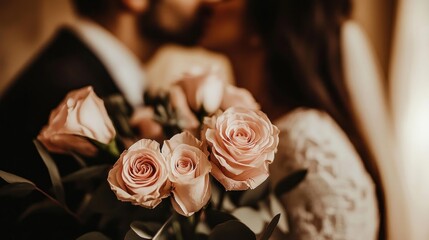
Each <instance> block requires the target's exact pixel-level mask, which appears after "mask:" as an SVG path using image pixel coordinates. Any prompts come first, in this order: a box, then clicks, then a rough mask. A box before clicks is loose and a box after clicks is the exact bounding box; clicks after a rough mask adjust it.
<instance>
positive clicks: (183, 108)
mask: <svg viewBox="0 0 429 240" xmlns="http://www.w3.org/2000/svg"><path fill="white" fill-rule="evenodd" d="M170 101H171V106H172V107H173V109H174V110H175V112H176V114H177V121H178V126H179V127H180V128H181V129H183V130H189V131H194V130H195V129H197V128H198V127H199V126H200V122H199V121H198V119H197V117H196V116H195V114H194V113H193V112H192V109H191V108H190V107H189V105H188V100H187V98H186V95H185V92H184V91H183V89H182V88H181V87H179V86H172V87H171V88H170Z"/></svg>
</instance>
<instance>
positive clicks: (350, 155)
mask: <svg viewBox="0 0 429 240" xmlns="http://www.w3.org/2000/svg"><path fill="white" fill-rule="evenodd" d="M274 124H275V125H276V126H277V127H278V128H279V130H280V134H279V146H278V152H277V154H276V161H275V164H274V165H276V167H275V168H277V169H281V171H283V172H286V173H287V172H292V171H294V170H296V169H299V168H309V167H311V166H318V165H324V166H328V165H329V166H335V168H339V167H340V168H342V167H346V166H355V167H357V169H362V172H363V165H362V163H361V160H360V157H359V155H358V153H357V152H356V150H355V148H354V146H353V144H352V143H351V142H350V140H349V139H348V137H347V135H346V134H345V132H344V131H343V130H342V129H341V128H340V126H339V125H338V124H337V123H336V122H335V120H334V119H333V118H332V117H331V116H330V115H329V114H328V113H326V112H324V111H321V110H317V109H309V108H298V109H296V110H294V111H292V112H289V113H288V114H286V115H284V116H282V117H281V118H280V119H278V120H277V121H275V122H274ZM319 170H320V169H319V168H316V169H313V170H312V171H316V172H318V171H319ZM282 174H284V173H282ZM282 174H280V175H282ZM274 178H275V177H274Z"/></svg>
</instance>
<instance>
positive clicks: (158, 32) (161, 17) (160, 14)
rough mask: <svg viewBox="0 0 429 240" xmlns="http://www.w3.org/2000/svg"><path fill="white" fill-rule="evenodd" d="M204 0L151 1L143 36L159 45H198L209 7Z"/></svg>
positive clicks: (145, 18)
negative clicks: (172, 43)
mask: <svg viewBox="0 0 429 240" xmlns="http://www.w3.org/2000/svg"><path fill="white" fill-rule="evenodd" d="M202 2H203V1H202V0H151V1H150V5H149V9H148V10H147V11H146V12H145V13H144V14H143V15H142V16H141V19H140V26H141V27H140V28H141V32H142V34H143V36H144V37H145V38H146V39H150V40H153V41H156V42H159V43H164V42H174V43H178V44H184V45H193V44H195V43H196V42H197V41H198V40H199V38H200V37H201V35H202V32H203V28H204V25H205V21H206V19H207V17H208V16H209V15H210V12H209V8H207V7H205V5H203V4H202Z"/></svg>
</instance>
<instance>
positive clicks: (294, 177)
mask: <svg viewBox="0 0 429 240" xmlns="http://www.w3.org/2000/svg"><path fill="white" fill-rule="evenodd" d="M307 173H308V170H307V169H301V170H298V171H295V172H293V173H292V174H290V175H288V176H286V177H285V178H283V179H282V180H281V181H280V182H279V183H277V185H276V186H275V188H274V193H275V195H276V196H277V197H280V196H281V195H283V194H285V193H287V192H289V191H291V190H292V189H294V188H295V187H296V186H298V184H300V183H301V182H302V180H304V179H305V177H306V176H307Z"/></svg>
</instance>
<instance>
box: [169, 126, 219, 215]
mask: <svg viewBox="0 0 429 240" xmlns="http://www.w3.org/2000/svg"><path fill="white" fill-rule="evenodd" d="M162 154H163V155H164V156H165V158H166V160H167V163H168V165H169V167H170V174H169V180H170V181H171V184H172V193H173V196H172V198H171V202H172V205H173V207H174V209H175V210H176V211H177V212H178V213H179V214H181V215H184V216H191V215H192V214H194V213H195V212H197V211H199V210H200V209H201V208H202V207H204V206H205V205H206V204H207V202H208V201H209V199H210V196H211V191H210V178H209V172H210V170H211V165H210V162H209V160H208V152H207V150H205V151H204V148H203V146H202V143H201V142H200V141H199V140H197V139H196V138H195V137H194V136H193V135H192V134H191V133H190V132H187V131H185V132H182V133H181V134H176V135H175V136H173V137H172V138H171V139H170V140H168V141H164V145H163V147H162Z"/></svg>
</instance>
